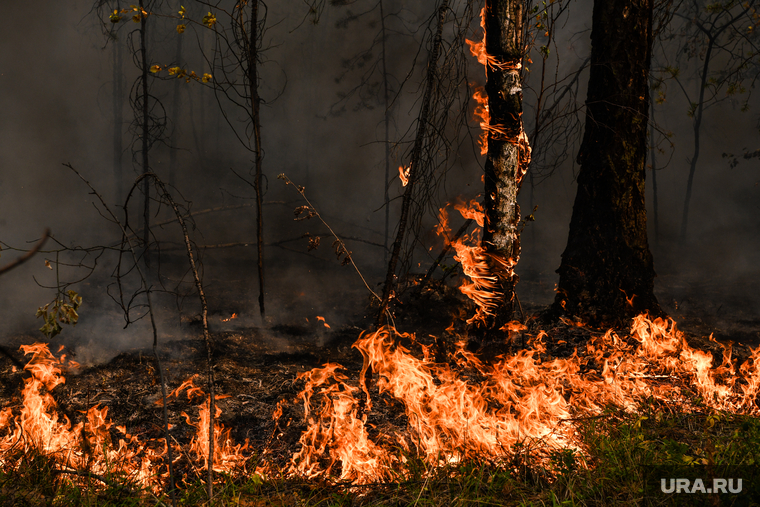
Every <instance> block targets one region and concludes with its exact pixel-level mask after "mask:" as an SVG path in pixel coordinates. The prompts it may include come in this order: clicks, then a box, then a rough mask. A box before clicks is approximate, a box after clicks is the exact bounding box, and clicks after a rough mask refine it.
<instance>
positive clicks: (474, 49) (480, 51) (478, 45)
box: [465, 7, 522, 70]
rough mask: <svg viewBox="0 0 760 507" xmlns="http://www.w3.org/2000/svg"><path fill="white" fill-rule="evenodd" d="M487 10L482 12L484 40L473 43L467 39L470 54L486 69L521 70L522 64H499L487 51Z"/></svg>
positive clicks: (483, 9)
mask: <svg viewBox="0 0 760 507" xmlns="http://www.w3.org/2000/svg"><path fill="white" fill-rule="evenodd" d="M485 15H486V8H485V7H483V8H482V9H481V10H480V28H482V29H483V39H482V40H480V41H472V40H469V39H465V42H467V45H468V46H470V53H471V54H472V56H474V57H475V58H477V59H478V62H479V63H480V64H481V65H483V66H484V67H485V66H486V65H488V66H490V67H492V68H495V69H500V70H507V69H517V70H519V69H520V67H521V66H522V65H521V64H520V62H499V61H498V60H497V59H496V58H494V57H493V56H491V55H489V54H488V52H487V51H486V18H485Z"/></svg>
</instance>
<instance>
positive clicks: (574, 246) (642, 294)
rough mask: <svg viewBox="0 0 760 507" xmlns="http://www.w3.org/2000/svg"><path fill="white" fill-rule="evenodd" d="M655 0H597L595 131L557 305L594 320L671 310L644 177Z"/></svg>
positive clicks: (589, 133) (586, 148) (583, 158)
mask: <svg viewBox="0 0 760 507" xmlns="http://www.w3.org/2000/svg"><path fill="white" fill-rule="evenodd" d="M652 7H653V0H596V1H595V2H594V13H593V24H592V31H591V70H590V75H589V84H588V98H587V100H586V130H585V133H584V137H583V142H582V144H581V148H580V152H579V153H578V163H579V164H580V166H581V169H580V173H579V174H578V192H577V194H576V197H575V204H574V206H573V215H572V219H571V222H570V234H569V238H568V242H567V247H566V249H565V252H564V253H563V254H562V263H561V265H560V267H559V269H558V270H557V272H558V273H559V275H560V279H559V285H558V292H557V296H556V300H555V308H556V309H557V310H558V311H565V312H567V313H570V314H572V315H576V316H579V317H581V318H583V319H584V320H587V321H589V322H591V323H594V324H616V323H622V322H626V321H627V320H628V318H629V317H631V316H633V315H635V314H638V313H641V312H644V311H649V312H650V313H652V314H661V313H662V310H661V309H660V307H659V305H658V303H657V299H656V298H655V296H654V294H653V287H654V276H655V273H654V268H653V262H652V254H651V253H650V251H649V244H648V240H647V227H646V224H647V221H646V208H645V205H644V181H645V162H646V148H647V142H646V135H647V121H648V108H649V89H648V78H649V64H650V58H651V48H652Z"/></svg>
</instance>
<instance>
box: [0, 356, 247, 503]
mask: <svg viewBox="0 0 760 507" xmlns="http://www.w3.org/2000/svg"><path fill="white" fill-rule="evenodd" d="M21 350H22V351H23V352H24V353H25V354H27V355H29V354H31V355H32V358H31V359H30V360H29V362H28V364H27V365H26V366H25V367H24V369H25V370H26V371H28V372H29V373H30V374H31V377H30V378H28V379H26V380H25V381H24V384H25V385H24V388H23V390H22V392H21V402H22V403H21V406H20V407H18V408H16V407H12V406H11V407H5V408H4V409H3V410H2V411H0V432H2V434H3V436H2V437H1V438H0V464H1V465H3V466H5V465H8V464H9V463H8V462H7V459H8V456H10V455H11V454H12V453H13V452H14V451H15V452H19V451H23V452H29V451H37V452H39V453H41V454H43V455H45V456H48V457H50V458H51V459H53V460H54V461H55V462H56V463H57V465H58V466H60V467H61V468H62V469H63V470H70V471H77V470H88V471H89V472H91V473H94V474H100V475H103V474H106V473H114V472H116V473H119V474H124V475H125V476H126V477H128V478H130V480H131V481H133V482H135V483H137V484H140V485H141V486H143V487H147V488H149V489H155V490H160V489H161V487H162V483H163V481H165V480H166V479H167V477H168V471H167V470H166V466H165V463H164V459H165V457H166V455H167V447H166V443H165V442H154V441H150V442H142V441H141V440H140V439H139V438H138V437H137V436H135V435H131V434H130V433H128V432H127V429H126V427H125V426H116V425H115V424H114V423H113V422H111V421H110V420H109V419H108V408H107V407H103V408H100V407H98V406H97V405H96V406H94V407H91V408H90V409H89V410H87V412H86V413H85V416H84V420H83V421H82V422H79V423H77V424H72V422H71V420H70V419H69V417H68V416H67V415H63V416H62V415H61V414H60V413H59V407H58V404H57V403H56V401H55V399H54V398H53V396H52V395H51V394H50V392H51V391H52V390H53V389H55V387H57V386H59V385H61V384H63V383H64V382H65V381H66V380H65V378H64V377H63V374H62V372H63V370H65V369H69V368H76V367H78V365H77V363H75V362H73V361H67V360H66V357H65V355H64V356H61V357H60V358H56V357H55V356H54V355H53V354H52V353H51V352H50V350H49V349H48V347H47V345H45V344H42V343H36V344H34V345H28V346H27V345H22V346H21ZM183 390H187V397H188V400H191V399H197V398H199V397H203V396H205V394H204V393H203V391H202V390H201V389H200V388H198V387H196V386H195V385H194V384H193V378H190V379H188V380H187V381H185V382H184V383H182V384H181V385H180V386H179V387H178V388H177V389H175V390H174V391H173V392H172V393H171V394H170V395H169V396H168V398H171V397H178V396H179V394H180V393H181V392H182V391H183ZM224 397H225V396H219V395H217V399H221V398H224ZM156 405H159V406H160V405H161V400H160V399H159V400H158V402H157V403H156ZM198 409H199V416H198V419H199V420H198V422H194V421H193V419H192V418H191V417H190V416H189V415H188V414H186V413H184V412H183V413H182V416H183V417H184V418H185V420H186V421H187V424H188V425H190V426H191V427H193V428H196V434H195V436H194V437H193V439H192V441H191V442H190V445H189V451H190V452H191V453H193V454H194V455H195V456H196V458H197V459H198V460H199V461H200V462H202V463H204V466H206V465H207V463H208V438H209V436H208V422H209V409H208V400H206V401H205V402H204V403H202V404H201V405H199V406H198ZM220 414H221V409H220V408H219V407H218V406H217V407H216V415H217V417H218V416H219V415H220ZM229 434H230V430H229V429H226V428H224V426H222V425H221V424H218V423H217V424H215V425H214V439H215V444H216V445H215V452H214V470H215V471H217V472H226V473H231V472H233V471H234V472H240V471H242V470H243V469H244V468H243V463H244V461H245V459H246V457H245V456H244V454H243V452H244V451H245V450H246V449H247V448H248V446H247V443H246V444H243V445H240V444H238V445H236V444H234V443H233V442H232V441H231V439H230V436H229ZM115 438H118V443H116V444H115V443H114V439H115ZM172 445H175V444H172Z"/></svg>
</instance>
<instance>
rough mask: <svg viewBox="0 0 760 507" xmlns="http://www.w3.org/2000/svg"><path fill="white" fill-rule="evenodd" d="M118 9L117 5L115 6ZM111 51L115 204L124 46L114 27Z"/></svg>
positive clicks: (119, 181)
mask: <svg viewBox="0 0 760 507" xmlns="http://www.w3.org/2000/svg"><path fill="white" fill-rule="evenodd" d="M116 9H117V10H118V9H119V4H118V3H117V4H116ZM112 37H113V38H112V40H111V44H112V49H113V175H114V180H115V181H116V202H117V203H121V202H122V199H123V198H124V176H123V174H122V165H121V154H122V151H124V148H123V146H122V136H123V128H124V114H123V112H124V66H123V61H124V46H123V44H122V42H121V41H119V39H118V38H117V34H116V27H114V28H113V32H112Z"/></svg>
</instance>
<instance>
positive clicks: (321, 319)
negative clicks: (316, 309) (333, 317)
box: [317, 315, 330, 329]
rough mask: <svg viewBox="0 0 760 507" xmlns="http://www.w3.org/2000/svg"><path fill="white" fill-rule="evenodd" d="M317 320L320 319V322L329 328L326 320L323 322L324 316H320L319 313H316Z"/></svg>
mask: <svg viewBox="0 0 760 507" xmlns="http://www.w3.org/2000/svg"><path fill="white" fill-rule="evenodd" d="M317 320H318V321H320V322H322V325H323V326H325V327H326V328H327V329H330V324H328V323H327V322H325V318H324V317H320V316H319V315H317Z"/></svg>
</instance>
